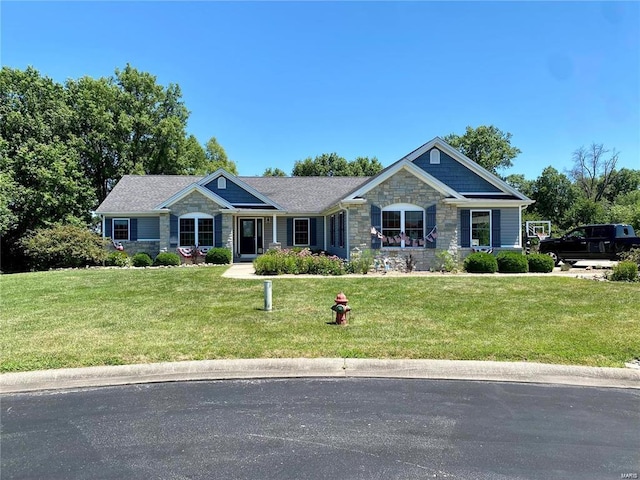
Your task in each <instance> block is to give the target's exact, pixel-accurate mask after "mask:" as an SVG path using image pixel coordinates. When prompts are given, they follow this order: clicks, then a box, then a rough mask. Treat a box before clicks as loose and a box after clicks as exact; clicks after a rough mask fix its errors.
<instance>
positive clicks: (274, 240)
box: [271, 213, 278, 243]
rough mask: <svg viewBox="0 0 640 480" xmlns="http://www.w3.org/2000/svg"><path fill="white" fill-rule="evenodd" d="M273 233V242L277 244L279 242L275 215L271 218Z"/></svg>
mask: <svg viewBox="0 0 640 480" xmlns="http://www.w3.org/2000/svg"><path fill="white" fill-rule="evenodd" d="M271 231H272V237H273V240H271V241H272V242H273V243H276V242H277V241H278V228H277V226H276V215H275V213H274V214H273V215H272V218H271Z"/></svg>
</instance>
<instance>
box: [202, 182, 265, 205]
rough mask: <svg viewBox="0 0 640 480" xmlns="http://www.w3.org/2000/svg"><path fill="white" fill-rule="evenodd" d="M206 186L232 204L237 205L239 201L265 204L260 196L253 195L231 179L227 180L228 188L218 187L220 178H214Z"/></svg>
mask: <svg viewBox="0 0 640 480" xmlns="http://www.w3.org/2000/svg"><path fill="white" fill-rule="evenodd" d="M205 187H206V188H208V189H209V190H211V191H212V192H213V193H215V194H216V195H218V196H220V197H222V198H224V199H225V200H226V201H227V202H229V203H230V204H232V205H237V204H239V203H251V204H256V203H257V204H260V205H265V203H264V202H263V201H262V200H260V199H259V198H257V197H255V196H254V195H251V194H250V193H249V192H247V191H246V190H244V189H243V188H241V187H239V186H238V185H236V184H235V183H233V182H232V181H231V180H227V188H222V189H219V188H218V179H217V178H216V179H214V180H213V181H212V182H209V183H207V184H206V185H205Z"/></svg>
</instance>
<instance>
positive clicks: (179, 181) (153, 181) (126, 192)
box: [96, 175, 203, 213]
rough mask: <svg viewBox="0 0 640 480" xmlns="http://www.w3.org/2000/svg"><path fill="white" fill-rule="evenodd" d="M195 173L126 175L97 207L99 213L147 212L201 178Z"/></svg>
mask: <svg viewBox="0 0 640 480" xmlns="http://www.w3.org/2000/svg"><path fill="white" fill-rule="evenodd" d="M202 178H203V177H197V176H193V175H125V176H124V177H122V178H121V179H120V181H119V182H118V183H117V184H116V186H115V187H113V190H111V193H109V195H108V196H107V198H105V199H104V201H103V202H102V203H101V204H100V206H99V207H98V208H97V210H96V212H97V213H119V212H122V213H128V212H136V213H140V212H147V211H151V210H153V209H154V208H155V207H157V206H158V204H160V203H161V202H163V201H164V200H166V199H168V198H170V197H171V196H172V195H175V194H176V193H178V192H179V191H180V190H182V189H183V188H186V187H188V186H189V185H191V184H192V183H195V182H197V181H199V180H201V179H202Z"/></svg>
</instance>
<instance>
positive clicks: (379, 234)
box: [371, 227, 385, 240]
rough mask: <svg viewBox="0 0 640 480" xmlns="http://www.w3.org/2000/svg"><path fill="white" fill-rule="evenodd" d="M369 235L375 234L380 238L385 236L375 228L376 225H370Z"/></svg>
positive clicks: (382, 238)
mask: <svg viewBox="0 0 640 480" xmlns="http://www.w3.org/2000/svg"><path fill="white" fill-rule="evenodd" d="M371 235H375V236H376V237H377V238H379V239H380V240H384V238H385V237H384V235H382V233H380V232H379V231H378V230H377V229H376V227H371Z"/></svg>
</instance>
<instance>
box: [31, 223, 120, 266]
mask: <svg viewBox="0 0 640 480" xmlns="http://www.w3.org/2000/svg"><path fill="white" fill-rule="evenodd" d="M20 243H21V245H22V247H23V248H24V250H25V254H26V255H27V256H28V257H29V263H30V266H31V267H32V268H33V269H35V270H47V269H49V268H78V267H85V266H89V265H100V264H102V262H103V261H104V260H105V258H106V257H107V250H106V247H107V244H108V242H107V241H106V240H105V239H103V238H102V237H101V236H100V235H98V234H97V233H95V232H92V231H91V230H89V229H88V228H85V227H79V226H74V225H57V226H54V227H51V228H42V229H38V230H36V231H35V232H33V233H32V234H30V235H28V236H27V237H25V238H24V239H22V241H21V242H20Z"/></svg>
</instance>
